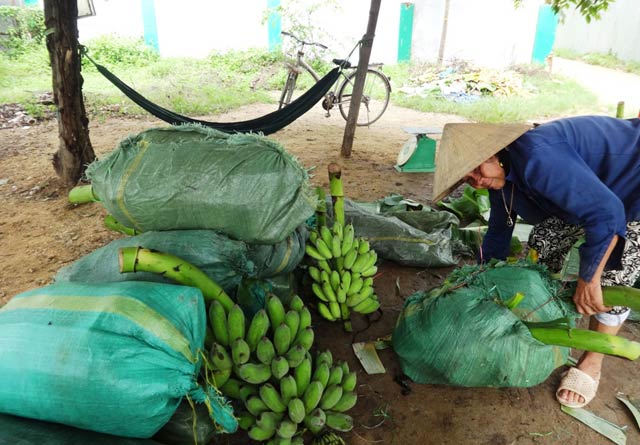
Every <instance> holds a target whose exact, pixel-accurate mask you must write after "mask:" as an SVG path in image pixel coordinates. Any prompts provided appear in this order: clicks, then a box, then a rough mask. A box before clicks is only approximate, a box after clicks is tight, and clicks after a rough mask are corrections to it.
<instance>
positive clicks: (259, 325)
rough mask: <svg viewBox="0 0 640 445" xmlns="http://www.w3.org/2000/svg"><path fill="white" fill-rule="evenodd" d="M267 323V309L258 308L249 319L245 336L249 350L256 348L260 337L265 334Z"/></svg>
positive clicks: (268, 322)
mask: <svg viewBox="0 0 640 445" xmlns="http://www.w3.org/2000/svg"><path fill="white" fill-rule="evenodd" d="M269 324H270V321H269V316H268V315H267V311H266V310H264V309H260V310H259V311H258V312H256V313H255V315H254V316H253V318H252V319H251V323H250V324H249V329H248V330H247V335H246V338H245V340H246V342H247V345H248V346H249V350H250V351H251V352H253V351H255V350H256V347H257V346H258V342H259V341H260V339H261V338H262V337H264V336H265V335H266V334H267V331H268V330H269Z"/></svg>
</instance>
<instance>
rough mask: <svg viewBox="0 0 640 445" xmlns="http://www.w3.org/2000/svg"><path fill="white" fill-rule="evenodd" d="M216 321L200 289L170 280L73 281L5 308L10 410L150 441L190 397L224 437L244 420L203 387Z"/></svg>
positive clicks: (2, 403) (1, 406)
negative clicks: (205, 351) (209, 326)
mask: <svg viewBox="0 0 640 445" xmlns="http://www.w3.org/2000/svg"><path fill="white" fill-rule="evenodd" d="M205 328H206V314H205V306H204V299H203V298H202V293H201V292H200V290H199V289H196V288H193V287H187V286H176V285H170V284H160V283H145V282H121V283H106V284H79V283H63V284H54V285H51V286H47V287H43V288H40V289H34V290H31V291H28V292H24V293H22V294H19V295H17V296H15V297H13V298H12V299H11V300H10V301H9V303H7V304H6V305H5V306H4V307H2V308H1V309H0V338H2V346H1V347H0V376H2V378H0V412H2V413H7V414H13V415H17V416H22V417H27V418H31V419H38V420H46V421H50V422H56V423H61V424H65V425H70V426H74V427H77V428H82V429H87V430H92V431H97V432H101V433H108V434H114V435H118V436H124V437H136V438H149V437H151V436H153V435H154V434H155V433H156V432H157V431H158V430H160V428H162V426H163V425H165V424H166V423H167V422H168V421H169V420H170V419H171V417H172V415H173V414H174V412H175V411H176V409H177V407H178V405H179V404H180V401H181V400H182V399H183V398H185V397H187V398H190V399H191V400H192V401H193V402H195V403H204V404H205V405H206V406H207V407H208V408H209V413H210V415H211V417H212V419H213V420H214V422H215V423H216V425H217V426H218V428H219V429H220V430H223V431H228V432H233V431H235V429H236V427H237V421H236V419H235V418H234V417H233V411H232V409H231V408H230V406H229V405H228V404H227V403H226V400H225V399H224V398H222V397H221V396H219V395H218V393H217V392H216V390H215V388H212V387H208V386H206V385H204V386H201V385H200V384H198V375H199V371H200V366H201V357H202V354H201V350H202V348H203V344H204V336H205Z"/></svg>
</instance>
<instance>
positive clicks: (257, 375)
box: [235, 362, 271, 385]
mask: <svg viewBox="0 0 640 445" xmlns="http://www.w3.org/2000/svg"><path fill="white" fill-rule="evenodd" d="M235 369H236V374H237V375H238V377H240V378H241V379H242V380H244V381H245V382H247V383H251V384H253V385H259V384H260V383H264V382H266V381H267V380H269V379H270V378H271V366H269V365H265V364H264V363H251V362H249V363H245V364H244V365H239V366H237V367H236V368H235Z"/></svg>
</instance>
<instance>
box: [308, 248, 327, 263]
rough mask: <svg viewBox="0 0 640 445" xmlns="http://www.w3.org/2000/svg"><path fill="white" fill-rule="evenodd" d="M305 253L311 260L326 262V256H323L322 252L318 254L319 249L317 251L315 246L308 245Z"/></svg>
mask: <svg viewBox="0 0 640 445" xmlns="http://www.w3.org/2000/svg"><path fill="white" fill-rule="evenodd" d="M304 251H305V253H306V254H307V255H309V256H310V257H311V258H313V259H315V260H318V261H320V260H324V259H325V257H324V255H322V254H321V253H320V252H318V249H316V248H315V247H314V246H312V245H311V244H307V245H306V246H305V248H304Z"/></svg>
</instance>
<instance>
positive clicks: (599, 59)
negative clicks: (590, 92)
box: [554, 49, 640, 75]
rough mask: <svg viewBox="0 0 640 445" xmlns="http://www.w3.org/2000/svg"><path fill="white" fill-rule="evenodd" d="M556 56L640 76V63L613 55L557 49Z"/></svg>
mask: <svg viewBox="0 0 640 445" xmlns="http://www.w3.org/2000/svg"><path fill="white" fill-rule="evenodd" d="M554 54H555V55H556V56H558V57H562V58H564V59H571V60H579V61H582V62H585V63H588V64H589V65H597V66H602V67H605V68H611V69H615V70H620V71H625V72H627V73H632V74H638V75H640V62H636V61H624V60H621V59H618V57H617V56H616V55H615V54H612V53H586V54H580V53H578V52H576V51H572V50H569V49H556V50H554Z"/></svg>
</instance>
